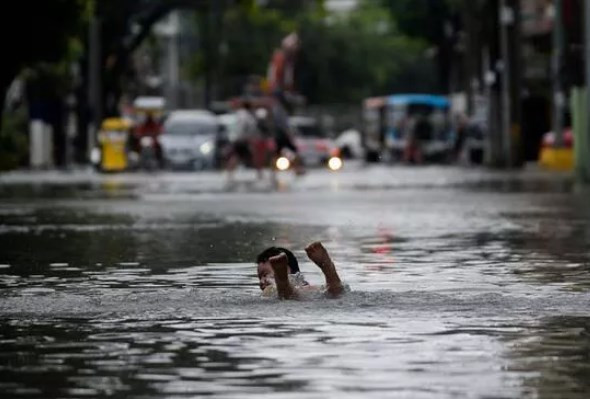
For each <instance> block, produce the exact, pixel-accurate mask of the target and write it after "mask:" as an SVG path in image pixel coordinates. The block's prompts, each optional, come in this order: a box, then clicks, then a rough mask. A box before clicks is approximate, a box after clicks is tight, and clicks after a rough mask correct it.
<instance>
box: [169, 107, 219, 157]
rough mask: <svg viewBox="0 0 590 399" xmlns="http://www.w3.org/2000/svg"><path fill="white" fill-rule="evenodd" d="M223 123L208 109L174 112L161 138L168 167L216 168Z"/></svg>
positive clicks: (170, 115)
mask: <svg viewBox="0 0 590 399" xmlns="http://www.w3.org/2000/svg"><path fill="white" fill-rule="evenodd" d="M218 133H219V122H218V120H217V117H216V116H215V114H213V113H212V112H209V111H205V110H194V111H193V110H184V111H173V112H171V113H170V114H169V115H168V117H167V118H166V121H165V122H164V127H163V132H162V136H161V138H160V142H161V146H162V155H163V158H164V163H165V165H166V166H167V167H169V168H173V169H210V168H213V167H214V166H215V160H216V154H217V137H218Z"/></svg>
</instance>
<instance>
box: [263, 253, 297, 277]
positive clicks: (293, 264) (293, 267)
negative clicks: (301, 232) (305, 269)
mask: <svg viewBox="0 0 590 399" xmlns="http://www.w3.org/2000/svg"><path fill="white" fill-rule="evenodd" d="M281 253H284V254H285V255H287V261H288V263H289V272H290V273H291V274H295V273H298V272H299V262H297V258H296V257H295V255H293V252H291V251H289V250H288V249H286V248H280V247H270V248H266V249H265V250H264V251H262V252H261V253H259V254H258V256H257V257H256V263H257V264H258V263H263V262H266V261H268V259H269V258H272V257H273V256H277V255H280V254H281Z"/></svg>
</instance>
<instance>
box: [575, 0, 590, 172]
mask: <svg viewBox="0 0 590 399" xmlns="http://www.w3.org/2000/svg"><path fill="white" fill-rule="evenodd" d="M584 26H585V33H584V34H585V47H584V50H585V51H584V55H585V61H586V62H585V65H586V66H585V78H586V101H585V104H586V107H588V104H590V1H587V0H586V1H584ZM584 118H585V120H586V131H585V132H584V133H583V134H585V136H586V137H585V140H581V143H578V144H577V145H581V146H584V147H585V148H584V147H582V151H581V152H582V153H583V155H584V156H583V157H582V159H580V160H576V162H580V163H581V167H580V168H579V169H581V172H582V176H581V179H582V181H585V182H586V183H590V116H588V114H587V113H586V114H585V115H584ZM574 145H576V144H575V143H574Z"/></svg>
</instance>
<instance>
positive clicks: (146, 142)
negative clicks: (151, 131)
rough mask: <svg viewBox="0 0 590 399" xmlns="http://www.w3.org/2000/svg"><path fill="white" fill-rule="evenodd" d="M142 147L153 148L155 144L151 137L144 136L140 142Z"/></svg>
mask: <svg viewBox="0 0 590 399" xmlns="http://www.w3.org/2000/svg"><path fill="white" fill-rule="evenodd" d="M139 143H140V144H141V146H142V147H151V146H152V145H153V144H154V139H153V138H151V137H149V136H144V137H142V138H141V140H140V141H139Z"/></svg>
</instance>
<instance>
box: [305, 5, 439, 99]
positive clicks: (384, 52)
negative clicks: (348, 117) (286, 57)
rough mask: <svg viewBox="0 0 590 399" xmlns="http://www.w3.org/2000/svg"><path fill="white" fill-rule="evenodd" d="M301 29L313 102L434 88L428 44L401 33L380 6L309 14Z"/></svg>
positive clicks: (308, 89) (365, 6) (364, 6)
mask: <svg viewBox="0 0 590 399" xmlns="http://www.w3.org/2000/svg"><path fill="white" fill-rule="evenodd" d="M299 26H300V34H301V38H302V44H303V47H302V52H301V58H302V59H301V63H300V68H299V70H300V81H301V84H302V91H303V92H304V94H305V95H306V96H307V97H308V100H309V101H310V102H311V103H322V102H358V101H360V100H362V99H363V98H365V97H367V96H371V95H376V94H384V93H390V92H392V91H396V90H404V91H405V90H411V91H423V90H427V89H428V88H429V85H430V84H431V83H432V80H431V79H429V72H430V71H429V68H428V66H427V63H425V59H424V57H423V54H424V50H425V48H426V45H425V42H424V41H422V40H419V39H413V38H411V37H408V36H405V35H403V34H401V33H400V32H399V30H398V29H397V25H396V22H395V21H394V20H393V19H392V18H391V16H390V15H389V14H388V13H387V12H385V11H384V9H383V8H381V7H379V6H377V5H376V4H374V3H371V2H367V3H365V4H363V5H362V6H360V7H359V8H358V9H357V10H356V11H355V12H352V13H350V14H345V15H343V16H333V17H332V18H325V17H322V16H319V15H313V14H312V15H307V16H305V17H304V18H303V19H302V20H301V21H300V22H299ZM424 65H426V68H425V67H424ZM413 75H415V76H413Z"/></svg>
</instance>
